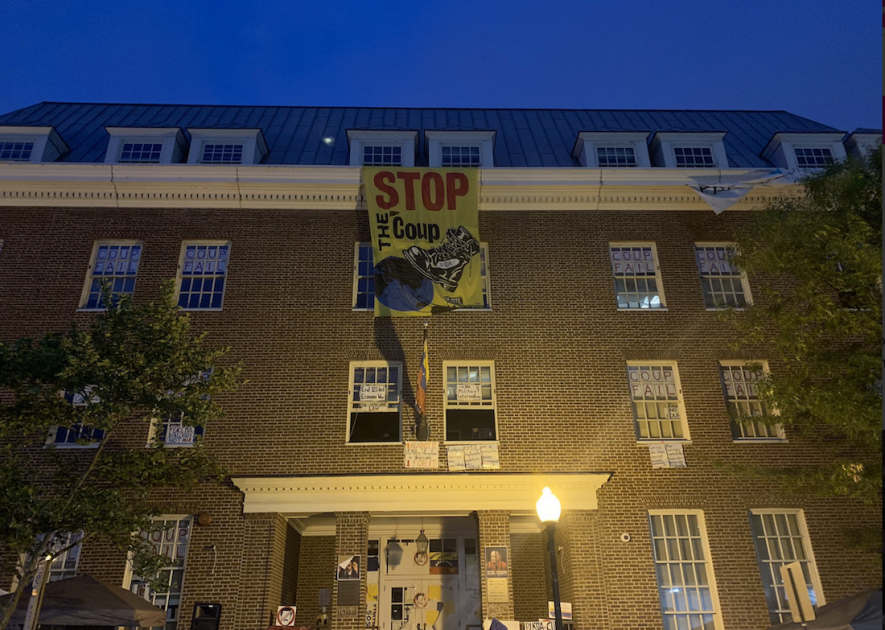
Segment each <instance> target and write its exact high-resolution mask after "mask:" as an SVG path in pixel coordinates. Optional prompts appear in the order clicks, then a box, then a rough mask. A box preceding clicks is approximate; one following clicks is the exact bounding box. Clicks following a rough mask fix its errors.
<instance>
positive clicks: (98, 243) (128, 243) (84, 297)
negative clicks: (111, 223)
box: [77, 238, 144, 313]
mask: <svg viewBox="0 0 885 630" xmlns="http://www.w3.org/2000/svg"><path fill="white" fill-rule="evenodd" d="M105 245H108V246H114V245H116V246H123V247H134V246H136V245H138V246H140V247H141V251H140V252H139V268H140V267H141V256H144V241H142V240H140V239H133V238H120V239H96V240H95V241H93V243H92V254H91V255H90V257H89V266H88V267H87V268H86V281H85V282H84V283H83V290H82V291H81V292H80V305H79V306H78V307H77V311H82V312H86V313H101V312H104V311H106V310H108V307H107V306H96V307H91V308H89V307H87V306H86V303H87V302H88V301H89V294H90V293H91V289H92V280H93V279H94V277H93V275H92V271H93V270H94V269H95V258H96V256H98V250H99V248H100V247H103V246H105ZM115 277H117V276H108V279H109V280H113V279H114V278H115ZM133 278H134V279H135V280H136V281H137V280H138V271H136V272H135V275H134V276H133ZM136 286H137V282H136ZM135 288H136V287H133V288H132V293H131V294H125V295H130V296H134V295H135Z"/></svg>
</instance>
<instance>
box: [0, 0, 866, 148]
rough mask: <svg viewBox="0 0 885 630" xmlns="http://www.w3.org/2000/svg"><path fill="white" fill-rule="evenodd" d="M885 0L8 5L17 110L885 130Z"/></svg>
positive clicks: (4, 36)
mask: <svg viewBox="0 0 885 630" xmlns="http://www.w3.org/2000/svg"><path fill="white" fill-rule="evenodd" d="M880 28H881V13H880V8H879V6H878V4H875V3H873V2H870V1H869V0H867V1H864V2H857V1H854V2H852V1H849V2H833V1H832V0H776V1H772V0H768V1H764V2H763V1H757V0H744V1H743V2H711V1H710V0H674V1H671V2H662V1H661V0H654V1H648V0H644V1H629V0H622V1H620V2H618V1H608V2H606V1H602V0H597V1H592V0H583V1H550V2H539V1H535V2H531V1H519V0H509V1H507V2H504V1H494V2H492V1H488V2H486V1H483V0H473V1H463V0H445V1H437V2H426V1H424V2H422V1H414V2H407V1H401V2H384V1H375V2H373V1H367V0H362V1H351V2H346V1H335V0H315V1H312V2H304V1H302V0H289V1H287V2H282V1H279V2H228V1H224V0H214V1H211V2H210V1H203V0H200V1H198V0H188V1H178V2H175V1H159V0H151V1H148V2H136V1H127V0H114V1H101V2H98V1H89V0H81V1H77V2H74V1H69V0H26V1H25V0H3V1H2V3H0V41H2V42H3V44H4V45H3V49H4V51H3V54H2V56H0V77H2V81H0V86H2V87H0V113H5V112H8V111H11V110H14V109H18V108H21V107H25V106H27V105H31V104H34V103H37V102H40V101H79V102H84V101H85V102H132V103H189V104H240V105H354V106H355V105H362V106H397V107H492V108H494V107H502V108H511V107H527V108H533V107H539V108H577V109H605V108H617V109H784V110H787V111H790V112H793V113H795V114H799V115H802V116H806V117H808V118H811V119H813V120H816V121H818V122H822V123H825V124H828V125H832V126H834V127H837V128H839V129H842V130H846V131H850V130H853V129H855V128H857V127H874V128H879V127H881V124H882V123H881V121H882V95H881V87H882V79H881V77H882V47H881V44H880V40H879V31H880Z"/></svg>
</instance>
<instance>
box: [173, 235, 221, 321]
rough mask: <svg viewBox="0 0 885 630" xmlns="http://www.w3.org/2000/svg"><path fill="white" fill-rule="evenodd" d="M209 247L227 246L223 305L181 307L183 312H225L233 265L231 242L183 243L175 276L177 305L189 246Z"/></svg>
mask: <svg viewBox="0 0 885 630" xmlns="http://www.w3.org/2000/svg"><path fill="white" fill-rule="evenodd" d="M191 245H195V246H203V245H204V246H207V247H212V246H215V247H221V246H224V245H226V246H227V265H226V266H225V268H224V288H223V289H222V290H221V305H220V306H216V307H206V308H200V307H184V306H179V307H178V308H179V309H180V310H182V311H186V312H189V313H200V312H215V313H217V312H221V311H223V310H224V296H225V295H226V293H227V284H228V279H229V278H230V273H229V270H230V263H231V248H232V247H231V246H232V245H233V242H232V241H230V240H207V239H192V240H183V241H181V251H180V252H179V253H178V271H177V272H176V274H175V294H174V295H175V303H176V304H178V301H179V300H180V299H181V281H182V280H183V279H184V261H185V254H186V253H187V248H188V246H191Z"/></svg>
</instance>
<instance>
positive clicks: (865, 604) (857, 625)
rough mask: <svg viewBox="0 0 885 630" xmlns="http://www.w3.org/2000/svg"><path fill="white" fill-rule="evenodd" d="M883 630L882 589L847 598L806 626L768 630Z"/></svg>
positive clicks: (822, 609)
mask: <svg viewBox="0 0 885 630" xmlns="http://www.w3.org/2000/svg"><path fill="white" fill-rule="evenodd" d="M803 627H805V628H807V629H808V630H881V629H882V589H881V588H880V589H879V590H877V591H866V592H863V593H861V594H859V595H854V596H852V597H846V598H844V599H840V600H838V601H835V602H833V603H832V604H827V605H826V606H821V607H820V608H818V609H817V610H816V611H815V620H814V621H809V622H808V623H807V624H806V625H805V626H803V625H802V624H801V623H797V622H789V623H781V624H778V625H776V626H771V627H770V628H769V629H768V630H801V628H803Z"/></svg>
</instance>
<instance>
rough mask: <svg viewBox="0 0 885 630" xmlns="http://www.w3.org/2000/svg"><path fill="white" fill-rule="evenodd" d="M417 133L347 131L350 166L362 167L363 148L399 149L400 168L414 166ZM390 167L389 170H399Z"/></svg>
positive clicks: (374, 130)
mask: <svg viewBox="0 0 885 630" xmlns="http://www.w3.org/2000/svg"><path fill="white" fill-rule="evenodd" d="M417 138H418V132H417V131H384V130H379V129H348V130H347V141H348V142H349V143H350V162H349V164H350V166H362V165H363V147H365V146H372V147H400V148H402V152H403V153H402V155H403V163H402V164H401V165H399V167H402V168H413V167H414V166H415V154H416V152H417V150H418V143H417ZM399 167H397V166H391V167H390V168H399Z"/></svg>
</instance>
